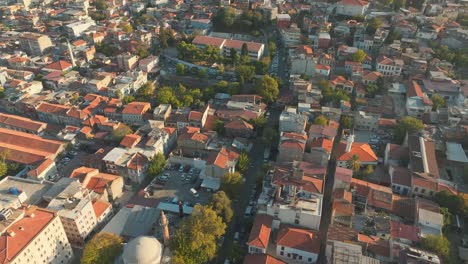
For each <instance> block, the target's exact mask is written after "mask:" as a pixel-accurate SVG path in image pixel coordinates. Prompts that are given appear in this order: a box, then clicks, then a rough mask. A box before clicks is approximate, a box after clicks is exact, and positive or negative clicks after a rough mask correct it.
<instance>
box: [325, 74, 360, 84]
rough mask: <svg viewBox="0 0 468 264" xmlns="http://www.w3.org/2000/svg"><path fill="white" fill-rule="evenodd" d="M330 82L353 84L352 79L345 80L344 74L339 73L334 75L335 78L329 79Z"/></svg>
mask: <svg viewBox="0 0 468 264" xmlns="http://www.w3.org/2000/svg"><path fill="white" fill-rule="evenodd" d="M330 83H331V84H332V85H333V86H336V85H337V84H341V85H347V86H354V82H353V81H351V80H347V79H346V78H345V77H344V76H341V75H338V76H336V77H335V79H333V80H331V81H330Z"/></svg>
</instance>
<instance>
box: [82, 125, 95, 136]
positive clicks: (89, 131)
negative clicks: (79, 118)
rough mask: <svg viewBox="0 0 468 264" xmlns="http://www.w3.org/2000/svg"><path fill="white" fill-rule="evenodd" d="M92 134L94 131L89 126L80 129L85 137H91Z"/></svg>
mask: <svg viewBox="0 0 468 264" xmlns="http://www.w3.org/2000/svg"><path fill="white" fill-rule="evenodd" d="M91 132H93V129H92V128H91V127H89V126H83V127H82V128H81V129H80V133H82V134H84V135H90V134H91Z"/></svg>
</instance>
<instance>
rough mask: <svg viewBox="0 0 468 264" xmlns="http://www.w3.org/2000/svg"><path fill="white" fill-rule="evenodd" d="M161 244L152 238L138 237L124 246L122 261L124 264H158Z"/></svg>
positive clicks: (161, 250)
mask: <svg viewBox="0 0 468 264" xmlns="http://www.w3.org/2000/svg"><path fill="white" fill-rule="evenodd" d="M162 254H163V246H162V244H161V243H160V242H159V241H158V240H157V239H156V238H154V237H149V236H139V237H136V238H134V239H133V240H131V241H130V242H129V243H127V244H126V245H125V246H124V250H123V254H122V260H123V262H124V263H125V264H160V263H161V257H162Z"/></svg>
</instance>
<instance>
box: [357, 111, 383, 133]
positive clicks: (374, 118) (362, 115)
mask: <svg viewBox="0 0 468 264" xmlns="http://www.w3.org/2000/svg"><path fill="white" fill-rule="evenodd" d="M379 118H380V115H378V114H372V113H367V112H364V111H356V112H355V114H354V127H355V128H356V129H358V130H370V131H373V130H376V129H377V128H378V127H379Z"/></svg>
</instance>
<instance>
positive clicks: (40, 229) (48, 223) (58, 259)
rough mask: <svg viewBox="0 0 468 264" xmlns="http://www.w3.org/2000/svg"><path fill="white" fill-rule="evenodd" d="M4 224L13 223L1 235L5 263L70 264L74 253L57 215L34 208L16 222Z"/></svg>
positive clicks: (0, 246) (29, 209)
mask: <svg viewBox="0 0 468 264" xmlns="http://www.w3.org/2000/svg"><path fill="white" fill-rule="evenodd" d="M13 214H15V213H13ZM14 220H16V221H14ZM4 221H12V222H13V221H14V222H13V223H12V224H10V225H9V226H8V227H7V228H6V229H5V230H4V232H3V234H2V235H1V236H0V239H1V240H2V242H1V243H0V251H1V252H3V254H2V263H10V264H25V263H50V264H63V263H71V260H72V258H73V251H72V248H71V246H70V243H69V242H68V239H67V236H66V234H65V230H64V228H63V225H62V222H61V221H60V219H59V217H58V216H57V215H56V214H55V213H53V212H51V211H48V210H45V209H40V208H34V207H31V208H26V209H25V212H24V213H22V215H21V216H19V217H18V218H17V219H11V220H4Z"/></svg>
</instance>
